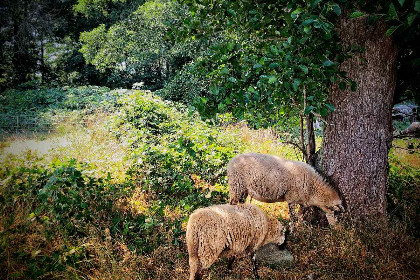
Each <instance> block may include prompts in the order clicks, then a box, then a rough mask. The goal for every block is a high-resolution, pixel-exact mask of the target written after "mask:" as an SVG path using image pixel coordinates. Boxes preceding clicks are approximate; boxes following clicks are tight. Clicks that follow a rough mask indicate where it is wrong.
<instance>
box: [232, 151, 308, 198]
mask: <svg viewBox="0 0 420 280" xmlns="http://www.w3.org/2000/svg"><path fill="white" fill-rule="evenodd" d="M297 168H300V166H296V165H295V163H294V162H292V161H287V160H283V159H281V158H279V157H276V156H271V155H265V154H257V153H248V154H242V155H239V156H236V157H235V158H233V159H232V160H231V161H230V162H229V165H228V178H229V187H231V185H232V186H233V188H235V187H238V186H239V187H243V188H246V189H248V192H249V194H250V195H251V196H252V197H253V198H255V199H257V200H259V201H264V202H275V201H282V200H283V198H284V195H285V193H286V192H287V191H288V190H289V189H290V188H291V186H292V185H293V184H294V180H295V177H296V174H297V173H298V172H297V171H296V169H297ZM231 182H232V183H231ZM233 191H235V190H234V189H233Z"/></svg>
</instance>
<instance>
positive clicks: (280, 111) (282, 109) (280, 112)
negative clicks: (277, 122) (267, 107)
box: [279, 107, 285, 115]
mask: <svg viewBox="0 0 420 280" xmlns="http://www.w3.org/2000/svg"><path fill="white" fill-rule="evenodd" d="M284 113H285V111H284V107H280V109H279V114H280V115H284Z"/></svg>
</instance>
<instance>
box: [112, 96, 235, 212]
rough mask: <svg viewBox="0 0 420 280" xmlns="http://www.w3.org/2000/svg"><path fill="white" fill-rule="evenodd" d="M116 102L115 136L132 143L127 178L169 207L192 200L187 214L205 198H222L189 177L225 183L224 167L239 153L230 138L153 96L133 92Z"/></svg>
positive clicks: (180, 107)
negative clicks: (119, 107)
mask: <svg viewBox="0 0 420 280" xmlns="http://www.w3.org/2000/svg"><path fill="white" fill-rule="evenodd" d="M121 103H122V105H121V106H122V107H121V111H120V113H119V114H118V116H117V117H116V118H115V119H114V128H115V133H116V135H117V136H118V137H119V138H120V139H123V140H124V141H128V142H129V143H131V149H132V156H131V157H132V160H133V165H132V167H131V174H132V176H135V177H137V178H139V180H141V182H142V187H143V188H144V189H146V190H151V191H153V192H155V193H157V194H159V196H160V197H161V198H162V199H165V200H169V201H171V204H176V203H178V202H180V201H181V200H182V201H183V202H185V201H187V200H188V201H191V203H193V204H192V205H190V204H185V205H184V206H185V207H186V208H188V210H189V211H192V210H193V209H195V208H197V207H198V206H204V205H208V204H209V203H210V200H209V199H207V198H206V195H207V197H208V196H209V195H210V196H215V197H223V199H224V198H226V194H225V193H224V192H223V191H222V192H220V191H219V190H216V189H215V188H214V187H213V189H208V188H207V189H203V188H201V186H197V185H196V184H195V182H194V180H193V177H194V176H198V177H199V178H201V180H204V182H207V183H210V184H211V185H220V184H225V183H226V182H225V167H226V165H227V162H228V161H229V160H230V159H231V158H232V157H233V156H234V155H235V154H236V153H237V152H238V149H239V143H235V141H234V139H233V136H232V135H228V134H227V133H225V132H223V131H222V130H221V129H219V128H216V127H212V126H211V125H209V124H208V123H206V122H204V121H202V120H201V119H200V117H199V116H198V115H197V114H195V113H189V112H188V110H187V108H186V107H184V106H182V105H179V104H175V103H172V102H169V101H163V100H161V99H160V98H158V97H156V96H154V95H152V94H146V93H142V92H140V91H136V92H135V93H134V94H132V95H131V96H129V97H127V98H125V99H123V100H121ZM209 191H213V193H210V194H209V193H208V192H209ZM189 196H192V197H193V198H194V199H189ZM222 201H224V200H222ZM189 211H187V212H189Z"/></svg>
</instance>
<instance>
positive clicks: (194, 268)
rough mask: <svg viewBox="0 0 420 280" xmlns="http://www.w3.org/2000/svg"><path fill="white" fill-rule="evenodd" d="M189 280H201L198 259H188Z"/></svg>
mask: <svg viewBox="0 0 420 280" xmlns="http://www.w3.org/2000/svg"><path fill="white" fill-rule="evenodd" d="M189 263H190V280H201V277H202V274H201V272H202V271H201V264H200V261H199V260H198V258H190V261H189Z"/></svg>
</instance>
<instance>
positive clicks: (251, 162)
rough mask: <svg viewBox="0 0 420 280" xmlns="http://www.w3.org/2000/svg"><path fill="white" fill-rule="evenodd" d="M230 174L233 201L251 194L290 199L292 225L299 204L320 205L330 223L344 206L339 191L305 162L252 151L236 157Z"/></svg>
mask: <svg viewBox="0 0 420 280" xmlns="http://www.w3.org/2000/svg"><path fill="white" fill-rule="evenodd" d="M227 174H228V183H229V198H230V204H233V205H235V204H238V203H244V202H245V199H246V198H247V196H248V195H250V196H251V198H254V199H256V200H258V201H262V202H270V203H271V202H279V201H287V202H288V204H289V209H290V216H291V220H292V226H293V223H294V222H295V221H296V215H295V211H294V206H295V204H301V205H302V206H304V207H307V206H318V207H319V208H321V209H322V210H323V211H324V212H325V213H326V216H327V219H328V223H329V224H330V225H334V224H335V223H336V219H335V217H334V212H335V211H337V212H339V211H343V210H344V208H343V206H342V202H341V199H340V197H339V195H338V193H337V191H336V190H334V189H333V188H332V186H331V185H330V184H328V183H327V182H326V181H325V180H324V179H323V178H322V177H321V176H320V175H319V174H317V173H316V171H315V169H313V168H312V167H311V166H310V165H308V164H305V163H302V162H298V161H292V160H285V159H281V158H279V157H276V156H272V155H266V154H258V153H248V154H242V155H239V156H236V157H234V158H233V159H232V160H231V161H230V162H229V164H228V168H227ZM291 230H292V228H291Z"/></svg>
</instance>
